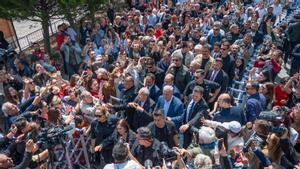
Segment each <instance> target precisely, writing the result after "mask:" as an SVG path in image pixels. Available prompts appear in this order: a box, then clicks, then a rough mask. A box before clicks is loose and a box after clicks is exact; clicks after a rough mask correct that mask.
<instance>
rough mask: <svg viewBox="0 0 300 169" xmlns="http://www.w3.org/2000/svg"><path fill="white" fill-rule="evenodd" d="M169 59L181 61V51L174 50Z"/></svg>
mask: <svg viewBox="0 0 300 169" xmlns="http://www.w3.org/2000/svg"><path fill="white" fill-rule="evenodd" d="M171 58H178V59H180V60H182V59H183V55H182V53H181V50H180V49H177V50H175V51H174V52H173V53H172V55H171Z"/></svg>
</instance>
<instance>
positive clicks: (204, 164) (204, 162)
mask: <svg viewBox="0 0 300 169" xmlns="http://www.w3.org/2000/svg"><path fill="white" fill-rule="evenodd" d="M194 167H195V169H211V168H212V160H211V159H210V158H209V156H207V155H204V154H198V155H197V156H196V157H195V160H194Z"/></svg>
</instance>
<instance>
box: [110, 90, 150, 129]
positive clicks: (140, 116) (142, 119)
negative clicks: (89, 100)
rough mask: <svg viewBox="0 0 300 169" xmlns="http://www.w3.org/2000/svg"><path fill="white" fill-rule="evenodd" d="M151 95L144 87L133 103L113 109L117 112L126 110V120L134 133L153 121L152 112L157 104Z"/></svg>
mask: <svg viewBox="0 0 300 169" xmlns="http://www.w3.org/2000/svg"><path fill="white" fill-rule="evenodd" d="M149 95H150V92H149V90H148V89H147V88H146V87H143V88H141V89H140V90H139V92H138V95H137V97H136V98H135V100H134V101H133V102H130V103H128V104H124V105H122V106H119V107H113V108H114V110H116V111H119V110H125V113H124V114H125V118H126V119H127V121H128V124H129V125H130V128H131V129H132V130H133V131H136V130H137V129H138V128H140V127H144V126H147V125H148V124H149V123H150V122H151V121H153V118H152V112H153V110H154V108H155V102H154V101H153V100H152V99H151V98H150V97H149Z"/></svg>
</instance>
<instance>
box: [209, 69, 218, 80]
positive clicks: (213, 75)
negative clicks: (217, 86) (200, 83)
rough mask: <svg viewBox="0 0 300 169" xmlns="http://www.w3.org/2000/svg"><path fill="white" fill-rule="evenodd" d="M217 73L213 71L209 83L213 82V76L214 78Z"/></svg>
mask: <svg viewBox="0 0 300 169" xmlns="http://www.w3.org/2000/svg"><path fill="white" fill-rule="evenodd" d="M216 74H217V72H216V71H215V70H214V71H213V72H212V74H211V76H210V79H209V80H211V81H214V80H215V76H216Z"/></svg>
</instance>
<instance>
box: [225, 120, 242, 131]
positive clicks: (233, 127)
mask: <svg viewBox="0 0 300 169" xmlns="http://www.w3.org/2000/svg"><path fill="white" fill-rule="evenodd" d="M222 126H223V127H224V128H226V129H227V130H229V131H231V132H233V133H239V132H240V131H241V129H242V126H241V124H240V123H239V122H237V121H231V122H225V123H223V124H222Z"/></svg>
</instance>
